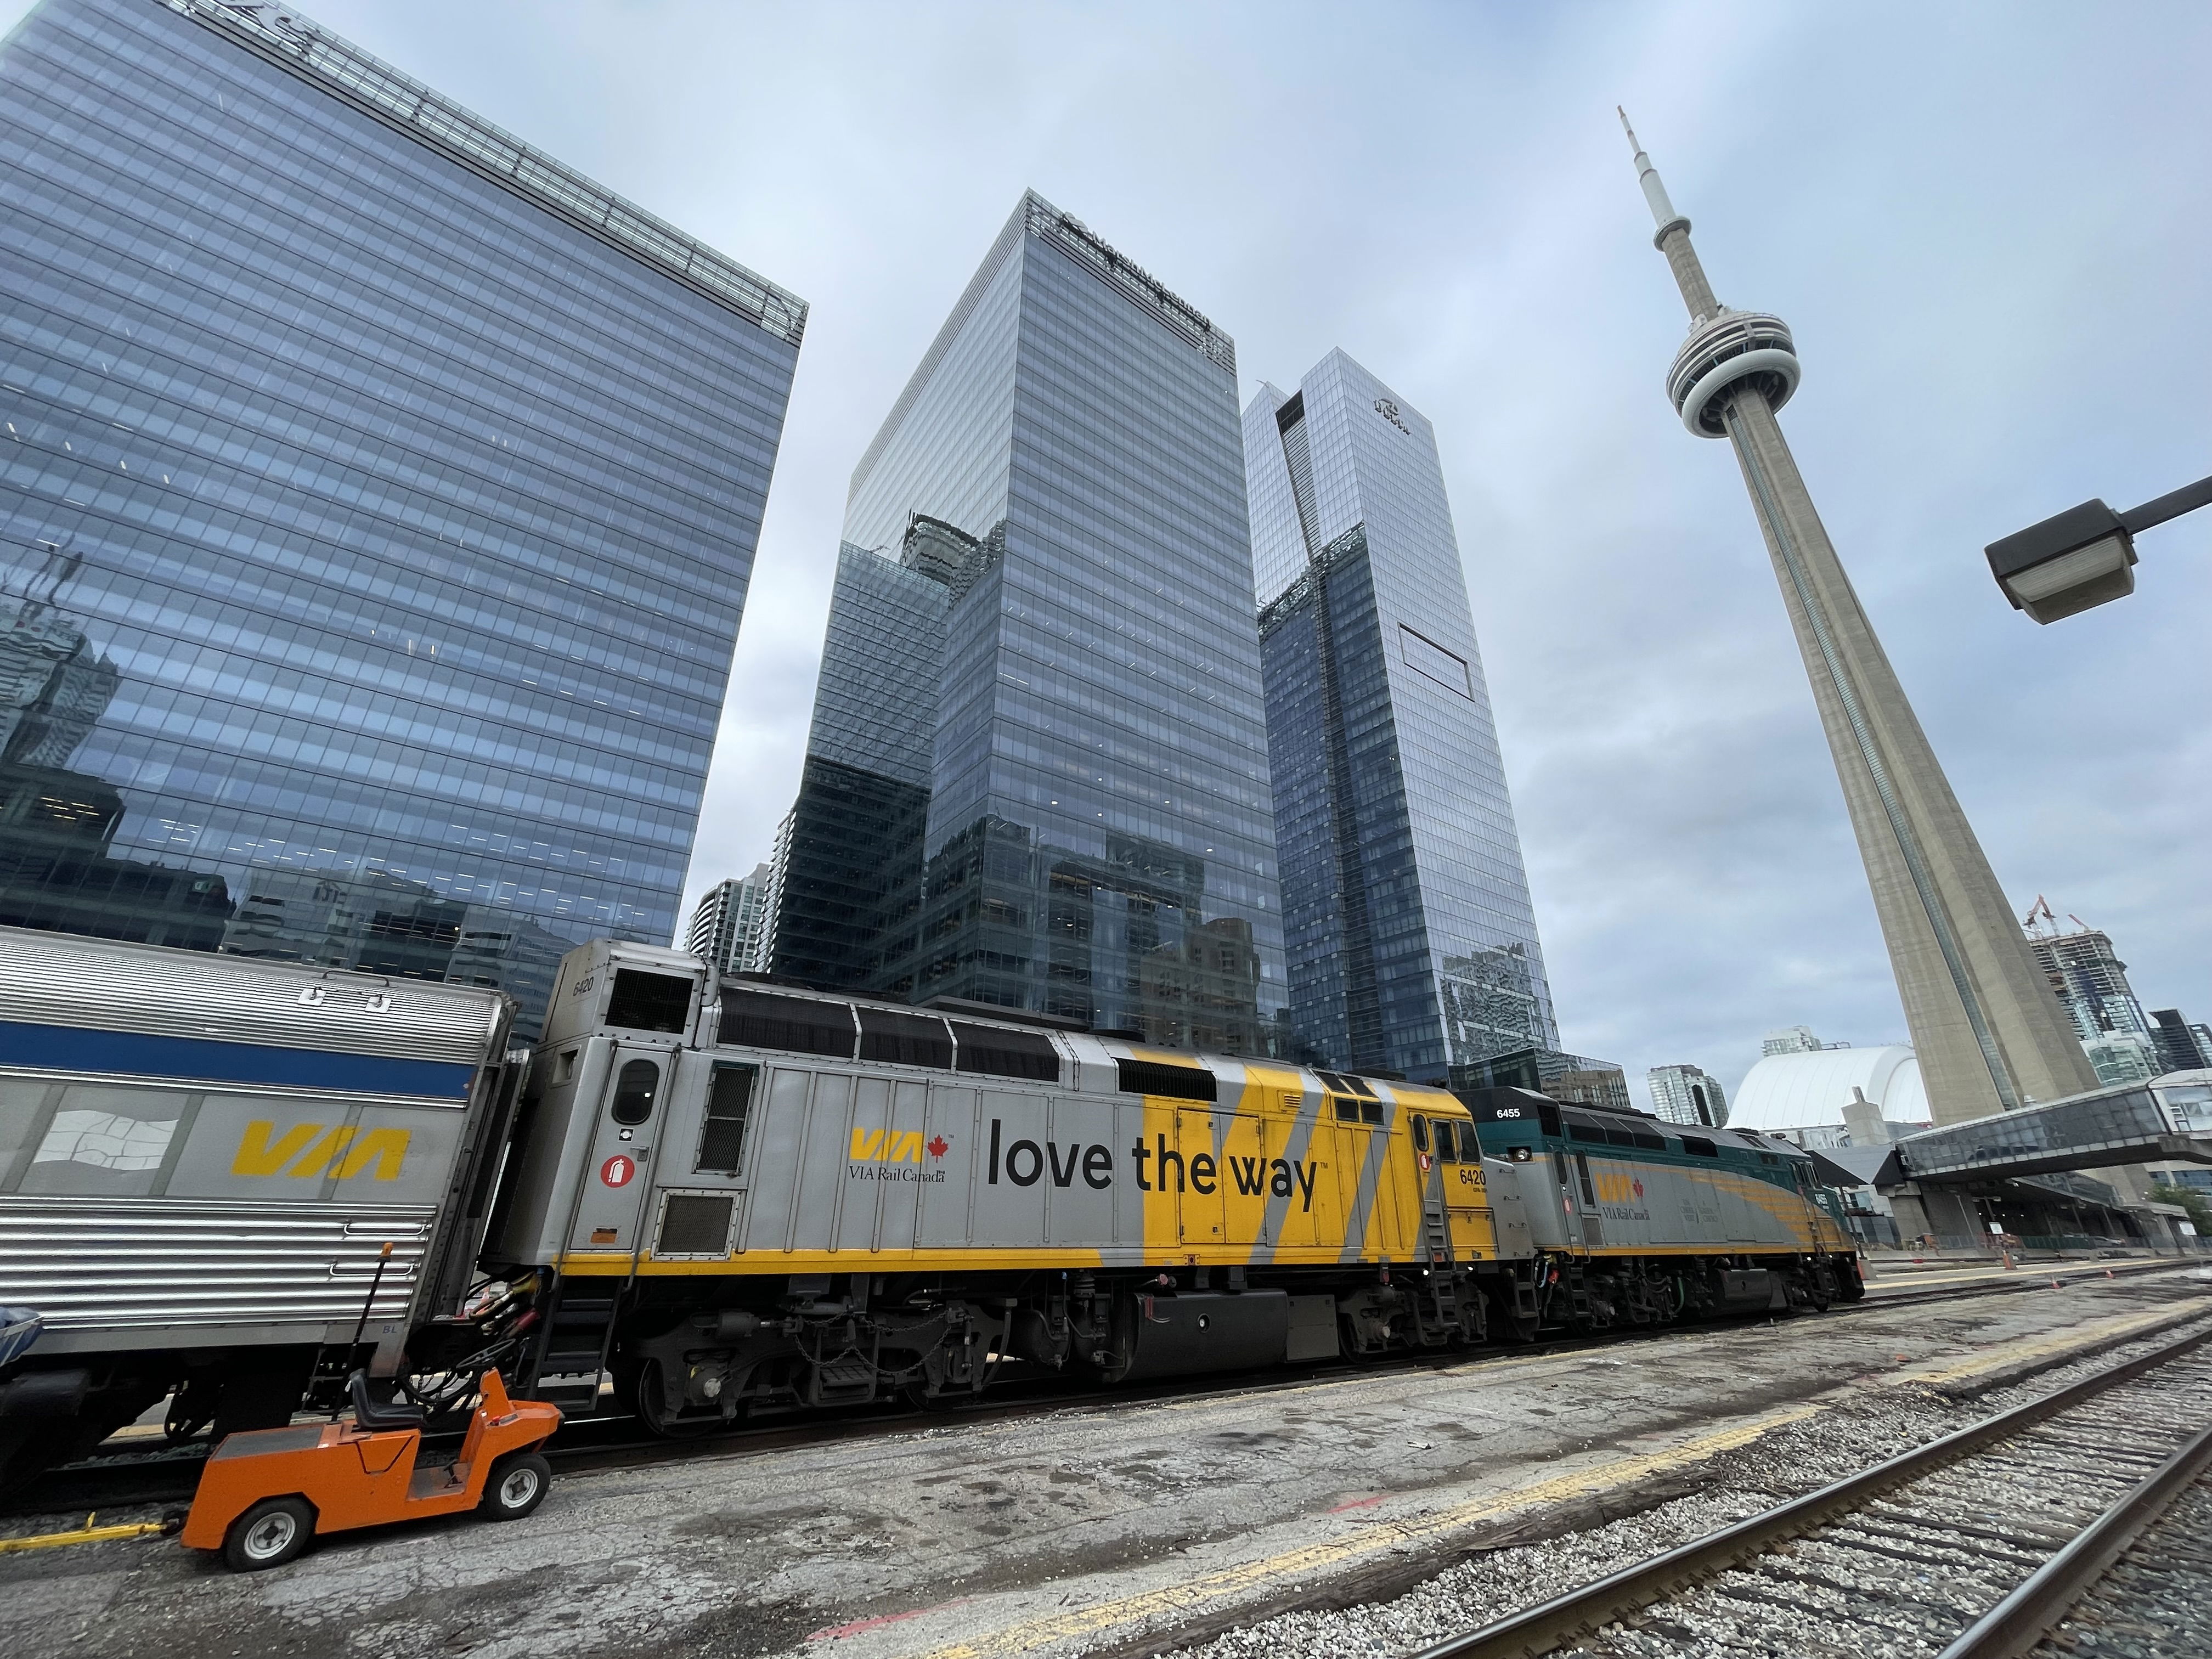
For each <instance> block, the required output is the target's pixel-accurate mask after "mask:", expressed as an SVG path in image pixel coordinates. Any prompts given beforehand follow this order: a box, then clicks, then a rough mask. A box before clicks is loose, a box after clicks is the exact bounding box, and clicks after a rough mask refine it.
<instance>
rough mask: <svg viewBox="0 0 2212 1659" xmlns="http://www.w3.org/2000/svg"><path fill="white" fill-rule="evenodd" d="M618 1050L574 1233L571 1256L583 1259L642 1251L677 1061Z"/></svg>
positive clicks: (610, 1064)
mask: <svg viewBox="0 0 2212 1659" xmlns="http://www.w3.org/2000/svg"><path fill="white" fill-rule="evenodd" d="M613 1049H614V1052H613V1053H612V1054H611V1055H609V1056H608V1060H607V1069H606V1073H605V1084H604V1087H603V1092H602V1094H601V1097H600V1104H599V1121H598V1123H597V1124H596V1125H595V1126H594V1127H593V1129H592V1148H591V1151H590V1152H589V1153H588V1154H586V1158H585V1163H584V1168H583V1170H582V1172H581V1179H580V1182H579V1183H578V1188H577V1194H576V1209H575V1215H574V1219H573V1220H572V1221H571V1223H570V1225H569V1229H568V1249H569V1250H570V1251H571V1252H573V1253H574V1254H577V1255H592V1254H594V1253H605V1254H609V1255H637V1254H640V1253H641V1250H642V1249H643V1239H642V1235H641V1226H642V1225H643V1213H644V1209H645V1202H646V1197H647V1190H648V1188H650V1187H651V1185H652V1182H651V1179H650V1177H651V1175H652V1173H653V1143H654V1141H655V1139H657V1138H658V1131H659V1127H660V1118H661V1115H662V1112H661V1105H662V1097H663V1096H664V1094H665V1091H666V1090H667V1087H668V1085H669V1083H670V1082H671V1080H672V1079H671V1073H672V1072H673V1071H674V1069H675V1066H674V1062H675V1059H676V1056H675V1054H674V1053H673V1052H672V1051H671V1050H669V1049H667V1048H632V1047H630V1046H629V1044H627V1043H617V1044H614V1045H613Z"/></svg>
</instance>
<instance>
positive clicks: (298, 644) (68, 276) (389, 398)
mask: <svg viewBox="0 0 2212 1659" xmlns="http://www.w3.org/2000/svg"><path fill="white" fill-rule="evenodd" d="M0 215H4V222H5V223H6V226H7V228H8V234H7V236H6V237H5V238H4V240H0V417H4V420H5V422H6V425H5V430H4V432H0V439H4V445H0V921H5V922H9V923H13V924H18V925H27V926H33V927H50V928H58V929H61V930H64V931H70V932H78V933H95V934H101V935H106V936H109V937H114V938H124V939H152V940H155V941H157V942H161V943H166V944H170V945H190V946H193V947H196V948H199V949H208V950H222V951H237V952H242V953H246V954H252V955H264V956H272V957H286V958H289V959H294V960H305V961H312V962H322V963H332V964H337V965H349V966H358V967H362V968H368V969H377V970H380V971H385V972H390V973H395V974H404V975H416V976H423V977H429V978H436V979H447V980H456V981H465V982H470V983H481V984H501V985H505V986H507V987H509V988H510V989H512V990H513V991H514V992H515V993H516V994H517V995H518V996H520V998H521V999H522V1000H523V1001H524V1003H525V1005H526V1019H527V1020H533V1021H534V1018H535V1017H536V1008H535V1006H534V1005H535V1004H536V1003H537V1002H538V1000H541V999H542V997H543V994H544V990H545V989H546V988H547V987H548V986H549V985H550V971H551V968H552V964H553V963H554V962H555V961H556V959H557V958H558V957H559V955H560V954H561V952H562V951H564V950H566V949H567V948H568V945H570V944H571V943H572V942H574V941H575V940H579V939H586V938H589V937H592V936H593V935H597V934H612V935H615V936H617V937H619V938H625V939H641V940H650V941H653V942H655V943H659V942H661V941H664V940H665V939H667V938H668V937H669V936H670V934H671V932H672V931H673V929H674V927H675V923H676V906H677V902H678V898H679V896H680V893H681V889H682V885H683V880H684V866H685V865H686V863H687V861H688V860H689V856H690V848H691V838H692V833H693V829H694V825H695V823H696V817H697V814H698V811H699V801H700V792H701V787H702V781H703V780H704V776H705V774H706V769H707V762H708V752H709V750H710V747H711V745H712V743H713V740H714V727H715V722H716V720H717V717H718V715H719V713H720V708H721V703H722V696H723V688H724V683H725V680H726V676H727V673H728V669H729V663H730V654H731V648H732V642H733V640H734V636H735V635H736V632H737V628H738V617H739V615H740V613H741V611H743V608H744V596H745V586H746V581H747V579H748V577H749V576H750V571H751V566H752V558H753V550H754V545H755V543H756V540H757V537H758V533H759V527H760V518H761V511H762V507H763V501H764V499H765V496H766V494H767V490H768V486H769V473H770V471H771V469H772V468H773V465H774V463H775V453H776V446H777V442H778V440H779V438H780V436H781V428H782V423H783V412H784V404H785V400H786V398H787V393H788V391H789V387H790V383H791V376H792V370H793V363H794V361H795V359H796V357H797V355H798V351H799V335H800V331H801V328H802V326H803V324H804V320H805V307H803V306H802V305H801V304H800V303H799V301H796V300H794V299H793V297H792V296H790V295H787V294H785V293H783V292H781V290H780V289H776V288H775V287H774V286H773V285H771V284H769V283H766V282H763V280H761V279H760V278H759V277H757V276H753V275H752V274H751V273H750V272H748V271H746V270H743V269H742V268H741V267H739V266H738V265H736V264H732V262H730V261H729V260H727V259H726V258H723V257H722V256H721V255H720V254H718V253H716V252H713V251H712V250H711V249H708V248H706V247H702V246H700V245H699V244H698V243H696V242H695V241H693V240H691V239H690V238H689V237H686V236H684V234H681V233H680V232H678V231H676V230H674V229H673V228H671V227H669V226H667V225H665V224H663V223H661V222H659V221H658V220H656V219H653V218H652V217H650V216H647V215H646V214H644V213H641V212H640V211H639V210H636V209H635V208H633V207H631V206H629V204H627V203H624V202H623V201H621V200H619V199H617V198H616V197H612V196H610V195H609V194H607V193H606V192H605V191H603V190H600V189H599V187H598V186H596V185H592V184H591V183H590V181H588V180H586V179H582V178H580V177H579V176H578V175H576V174H574V173H571V172H569V171H568V169H566V168H564V167H562V166H561V165H560V164H559V163H557V162H556V161H552V160H550V158H548V157H545V156H543V155H538V153H536V152H535V151H532V150H531V149H528V148H526V146H524V145H522V144H520V143H517V142H516V141H515V140H513V138H510V137H507V136H506V135H505V134H503V133H501V132H499V131H497V130H496V129H495V128H492V127H490V126H489V125H486V124H484V123H483V122H482V121H479V120H478V119H477V118H475V117H474V116H472V115H470V114H469V113H468V112H466V111H464V110H461V109H459V108H458V107H456V106H453V105H452V104H450V103H447V102H446V101H444V100H441V99H440V98H439V97H438V96H437V95H436V94H434V93H432V92H430V91H428V89H427V88H422V87H421V86H418V85H417V84H416V83H415V82H411V81H409V80H407V79H406V78H405V77H404V76H400V75H399V74H398V73H397V72H396V71H394V70H391V69H390V68H388V67H386V65H384V64H379V63H377V62H376V61H375V60H374V59H372V58H368V57H367V56H365V55H364V54H362V53H361V52H357V51H356V50H355V49H354V48H352V47H350V46H347V45H346V44H345V43H344V42H343V41H341V40H336V39H335V38H333V37H331V36H330V35H327V34H325V33H321V32H319V30H317V29H316V28H314V27H313V25H311V24H308V23H307V22H305V21H301V20H300V19H298V18H297V17H296V15H294V14H292V13H290V12H289V9H286V10H284V11H282V12H280V11H279V10H278V9H276V8H274V7H267V8H264V7H252V8H244V7H241V8H231V7H226V6H222V5H218V4H215V3H212V0H167V3H164V0H46V3H45V4H43V5H41V6H40V8H39V9H36V10H35V11H33V13H32V14H31V15H30V16H29V17H28V19H27V21H25V22H24V23H23V24H22V25H21V27H19V28H18V29H17V30H16V31H15V33H14V34H12V35H11V36H9V39H8V40H6V42H5V43H4V45H3V46H0Z"/></svg>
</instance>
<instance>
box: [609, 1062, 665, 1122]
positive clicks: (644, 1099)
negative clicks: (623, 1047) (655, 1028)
mask: <svg viewBox="0 0 2212 1659" xmlns="http://www.w3.org/2000/svg"><path fill="white" fill-rule="evenodd" d="M659 1092H660V1067H659V1066H656V1065H654V1064H653V1062H652V1061H651V1060H630V1061H629V1062H628V1063H627V1064H626V1065H624V1066H623V1068H622V1071H621V1073H619V1074H618V1075H617V1077H616V1079H615V1103H614V1108H613V1110H612V1112H611V1116H612V1117H613V1118H614V1121H616V1122H617V1123H619V1124H622V1125H623V1126H624V1127H627V1128H635V1127H637V1126H638V1125H639V1124H641V1123H642V1122H644V1121H646V1119H647V1118H649V1117H651V1116H652V1115H653V1096H655V1095H656V1094H658V1093H659Z"/></svg>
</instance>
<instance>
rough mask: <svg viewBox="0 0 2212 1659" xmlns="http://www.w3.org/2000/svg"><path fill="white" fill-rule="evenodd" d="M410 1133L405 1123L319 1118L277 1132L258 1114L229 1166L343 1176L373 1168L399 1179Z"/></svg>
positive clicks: (379, 1176)
mask: <svg viewBox="0 0 2212 1659" xmlns="http://www.w3.org/2000/svg"><path fill="white" fill-rule="evenodd" d="M409 1138H410V1131H408V1130H405V1129H371V1130H369V1131H368V1133H362V1131H361V1130H360V1129H358V1128H356V1127H352V1126H350V1125H348V1124H343V1123H341V1124H339V1125H337V1127H333V1128H329V1129H325V1127H323V1126H322V1125H321V1124H319V1123H295V1124H294V1125H292V1127H290V1128H289V1129H287V1130H285V1131H284V1133H283V1134H281V1135H280V1134H278V1133H276V1125H275V1124H274V1123H272V1122H268V1121H261V1120H256V1121H253V1122H252V1123H249V1124H247V1125H246V1133H244V1134H243V1135H241V1136H240V1137H239V1141H238V1156H237V1157H236V1158H233V1159H231V1161H230V1172H231V1174H233V1175H237V1176H273V1175H278V1174H283V1175H289V1176H297V1177H299V1178H301V1179H302V1180H306V1179H309V1178H312V1177H313V1176H335V1177H336V1178H337V1180H340V1181H343V1180H345V1179H347V1178H348V1177H349V1176H357V1175H359V1174H361V1173H362V1171H363V1170H371V1169H373V1170H374V1175H373V1177H372V1178H373V1179H374V1180H377V1181H397V1180H398V1179H399V1170H400V1166H401V1165H402V1164H404V1163H405V1162H406V1161H407V1142H408V1139H409ZM287 1166H289V1167H287Z"/></svg>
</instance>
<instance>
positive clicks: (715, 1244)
mask: <svg viewBox="0 0 2212 1659" xmlns="http://www.w3.org/2000/svg"><path fill="white" fill-rule="evenodd" d="M736 1207H737V1198H736V1195H735V1194H731V1193H715V1194H703V1193H671V1194H668V1196H667V1198H666V1200H665V1201H664V1203H663V1206H662V1208H661V1212H660V1237H659V1240H658V1241H657V1242H656V1243H654V1245H653V1255H655V1256H659V1257H665V1256H671V1255H714V1256H721V1255H728V1254H729V1253H730V1217H731V1214H732V1212H733V1211H734V1210H735V1209H736Z"/></svg>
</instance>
